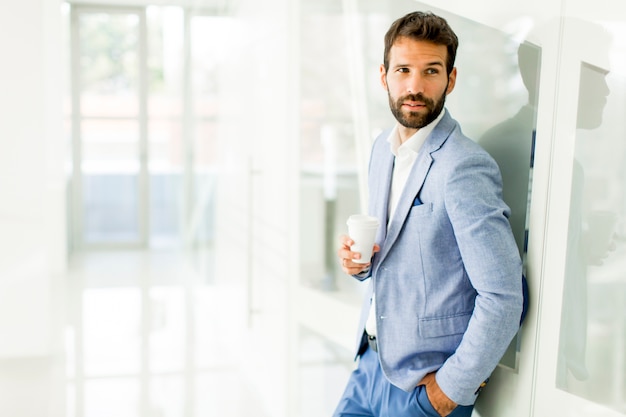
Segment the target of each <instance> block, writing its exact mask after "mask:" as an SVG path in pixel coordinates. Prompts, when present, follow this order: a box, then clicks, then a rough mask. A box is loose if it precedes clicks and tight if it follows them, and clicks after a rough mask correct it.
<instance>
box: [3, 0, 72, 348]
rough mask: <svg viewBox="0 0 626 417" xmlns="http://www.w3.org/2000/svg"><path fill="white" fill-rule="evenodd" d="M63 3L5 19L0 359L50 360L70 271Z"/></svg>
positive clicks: (16, 7) (29, 0)
mask: <svg viewBox="0 0 626 417" xmlns="http://www.w3.org/2000/svg"><path fill="white" fill-rule="evenodd" d="M59 4H60V3H59V2H57V1H44V0H26V1H20V2H17V3H13V4H11V11H10V13H6V12H5V13H0V32H1V36H0V51H2V55H3V62H2V65H1V66H0V91H2V94H0V149H2V151H1V152H0V192H1V196H2V197H1V198H2V204H0V253H1V254H2V255H1V256H0V340H2V343H1V344H0V358H2V357H14V356H33V355H46V354H48V353H50V352H51V350H52V349H53V344H54V343H55V340H54V335H53V334H52V333H51V329H52V325H53V324H54V323H56V322H55V320H57V319H58V316H55V314H53V313H54V312H55V301H54V300H55V299H54V297H55V294H58V292H57V289H58V284H59V280H60V279H61V277H62V273H63V272H64V268H65V234H64V230H65V221H64V219H65V206H64V192H65V191H64V190H65V185H64V177H63V169H64V166H63V161H64V156H65V155H64V154H65V152H66V147H65V144H64V142H63V140H62V137H61V117H60V116H61V85H60V84H61V83H60V80H61V79H62V76H61V75H62V73H61V65H62V60H63V54H62V49H61V32H60V30H61V26H60V19H61V16H60V13H59ZM18 318H19V319H18Z"/></svg>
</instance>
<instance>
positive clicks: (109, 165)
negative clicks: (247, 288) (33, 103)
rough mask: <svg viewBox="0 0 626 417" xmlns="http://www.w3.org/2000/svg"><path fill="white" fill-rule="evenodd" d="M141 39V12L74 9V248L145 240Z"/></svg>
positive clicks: (134, 242)
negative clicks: (75, 244)
mask: <svg viewBox="0 0 626 417" xmlns="http://www.w3.org/2000/svg"><path fill="white" fill-rule="evenodd" d="M144 40H145V17H144V12H143V10H142V9H119V8H116V9H111V10H108V9H98V8H91V7H86V6H85V7H74V8H73V9H72V47H73V54H72V67H73V68H72V69H73V74H75V76H74V77H73V80H74V81H73V83H74V84H73V89H72V90H73V100H72V101H73V109H74V110H73V115H74V116H73V138H74V140H73V151H74V152H73V161H74V164H73V165H74V178H73V180H74V189H73V197H74V202H73V203H74V216H75V218H74V219H73V220H74V221H73V223H74V225H75V228H74V238H75V242H76V243H77V245H78V246H103V245H104V246H107V245H116V246H118V245H145V243H146V238H147V233H146V230H147V224H148V218H147V217H148V216H147V210H146V201H147V186H146V183H147V181H146V180H147V174H146V172H147V171H146V158H145V156H146V128H145V126H146V123H145V113H146V105H145V99H144V98H145V97H146V94H145V77H144V74H145V71H144V70H143V66H144V65H145V62H146V60H145V58H144V56H143V55H144V53H145V47H144V44H145V41H144Z"/></svg>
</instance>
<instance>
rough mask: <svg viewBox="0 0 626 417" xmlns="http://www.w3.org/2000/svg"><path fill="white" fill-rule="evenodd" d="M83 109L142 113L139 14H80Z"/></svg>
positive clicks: (86, 111) (89, 112)
mask: <svg viewBox="0 0 626 417" xmlns="http://www.w3.org/2000/svg"><path fill="white" fill-rule="evenodd" d="M79 34H80V51H79V59H80V74H81V93H80V103H81V104H80V107H81V108H80V112H81V114H82V115H83V116H137V115H138V114H139V97H138V92H139V61H138V60H139V54H138V48H139V44H138V42H139V17H138V16H137V15H136V14H108V13H89V14H81V15H80V20H79Z"/></svg>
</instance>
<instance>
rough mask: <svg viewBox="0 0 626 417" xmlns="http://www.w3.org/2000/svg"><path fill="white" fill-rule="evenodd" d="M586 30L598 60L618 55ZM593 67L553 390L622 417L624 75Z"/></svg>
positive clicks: (576, 170)
mask: <svg viewBox="0 0 626 417" xmlns="http://www.w3.org/2000/svg"><path fill="white" fill-rule="evenodd" d="M587 27H588V30H589V33H585V36H586V37H587V38H589V39H590V40H591V41H592V42H593V43H594V45H597V48H600V52H603V53H604V54H605V55H606V57H605V58H606V59H605V61H607V62H608V60H609V59H608V58H609V54H610V56H611V58H613V57H618V56H623V54H624V44H623V43H622V44H619V43H617V44H615V45H614V49H613V50H610V49H609V48H610V46H611V36H610V31H607V30H605V28H603V27H602V26H597V25H592V24H587ZM611 30H615V31H618V32H617V33H620V36H619V38H623V32H624V27H623V26H619V25H618V26H616V27H612V28H611ZM617 38H618V36H615V39H617ZM596 64H597V63H596V62H594V63H588V62H583V63H582V64H581V67H580V86H579V96H578V116H577V131H576V143H575V159H574V163H573V164H574V166H573V177H572V188H571V201H570V217H569V234H568V240H567V244H568V246H567V263H566V270H565V280H564V288H563V307H562V313H561V333H560V339H559V361H558V369H557V381H556V384H557V386H558V387H559V388H561V389H563V390H566V391H568V392H571V393H573V394H576V395H578V396H581V397H584V398H586V399H589V400H591V401H594V402H597V403H601V404H604V405H607V406H609V407H611V408H614V409H616V410H618V411H621V412H623V413H626V378H625V376H624V375H626V349H625V348H624V347H625V345H626V308H625V306H626V264H625V263H624V260H625V259H626V256H624V255H625V254H626V244H625V242H626V240H625V238H626V234H625V233H624V232H625V230H624V222H623V220H624V214H625V210H626V209H625V204H624V203H625V202H626V197H625V195H626V193H625V189H626V186H625V181H626V175H625V174H626V171H625V170H624V168H623V167H624V166H625V163H624V162H625V159H626V142H625V141H624V138H625V137H626V136H625V135H626V127H625V126H624V117H623V115H624V107H623V102H624V100H625V98H626V77H625V75H626V73H625V72H624V71H623V69H622V72H621V73H619V72H615V73H613V72H611V73H610V74H609V71H608V69H607V68H608V67H604V65H608V64H606V63H605V62H604V61H603V62H602V63H601V65H602V66H598V65H596Z"/></svg>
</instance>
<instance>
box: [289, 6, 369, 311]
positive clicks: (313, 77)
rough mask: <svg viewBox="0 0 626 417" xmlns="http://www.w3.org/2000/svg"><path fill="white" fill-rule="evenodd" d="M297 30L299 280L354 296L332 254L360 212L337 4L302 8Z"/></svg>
mask: <svg viewBox="0 0 626 417" xmlns="http://www.w3.org/2000/svg"><path fill="white" fill-rule="evenodd" d="M299 27H300V39H301V41H300V42H301V43H300V48H301V50H302V51H306V53H303V54H302V56H301V62H300V80H301V97H300V121H301V124H300V161H301V166H302V168H301V187H300V190H301V193H300V201H301V207H302V209H303V210H302V213H301V221H300V227H301V231H300V236H301V237H302V238H301V240H300V248H301V249H300V256H301V269H300V270H301V280H302V284H303V285H306V286H312V287H316V288H319V289H322V290H329V291H336V290H347V291H346V293H349V294H354V293H355V292H354V291H351V290H349V288H353V287H354V285H356V283H355V282H354V281H355V280H351V279H348V278H346V277H345V276H344V275H343V273H342V272H341V270H340V269H339V267H338V263H337V261H336V254H335V248H336V247H337V236H338V235H339V234H340V233H344V232H345V229H346V226H345V221H346V219H347V217H348V216H349V215H350V214H353V213H359V212H361V208H360V206H359V192H358V179H357V166H356V142H355V136H354V133H355V132H354V130H353V125H352V121H353V113H352V107H351V106H352V104H353V97H352V91H351V89H350V86H351V84H350V76H351V72H350V66H349V65H347V61H346V59H347V58H346V57H348V40H347V39H346V33H347V30H346V19H345V17H344V15H343V13H342V8H341V3H338V2H329V1H326V2H312V1H311V2H305V3H304V4H303V5H302V8H301V15H300V26H299ZM360 70H362V68H359V71H360ZM359 87H360V86H359ZM357 299H358V297H357ZM356 303H358V301H356Z"/></svg>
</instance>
